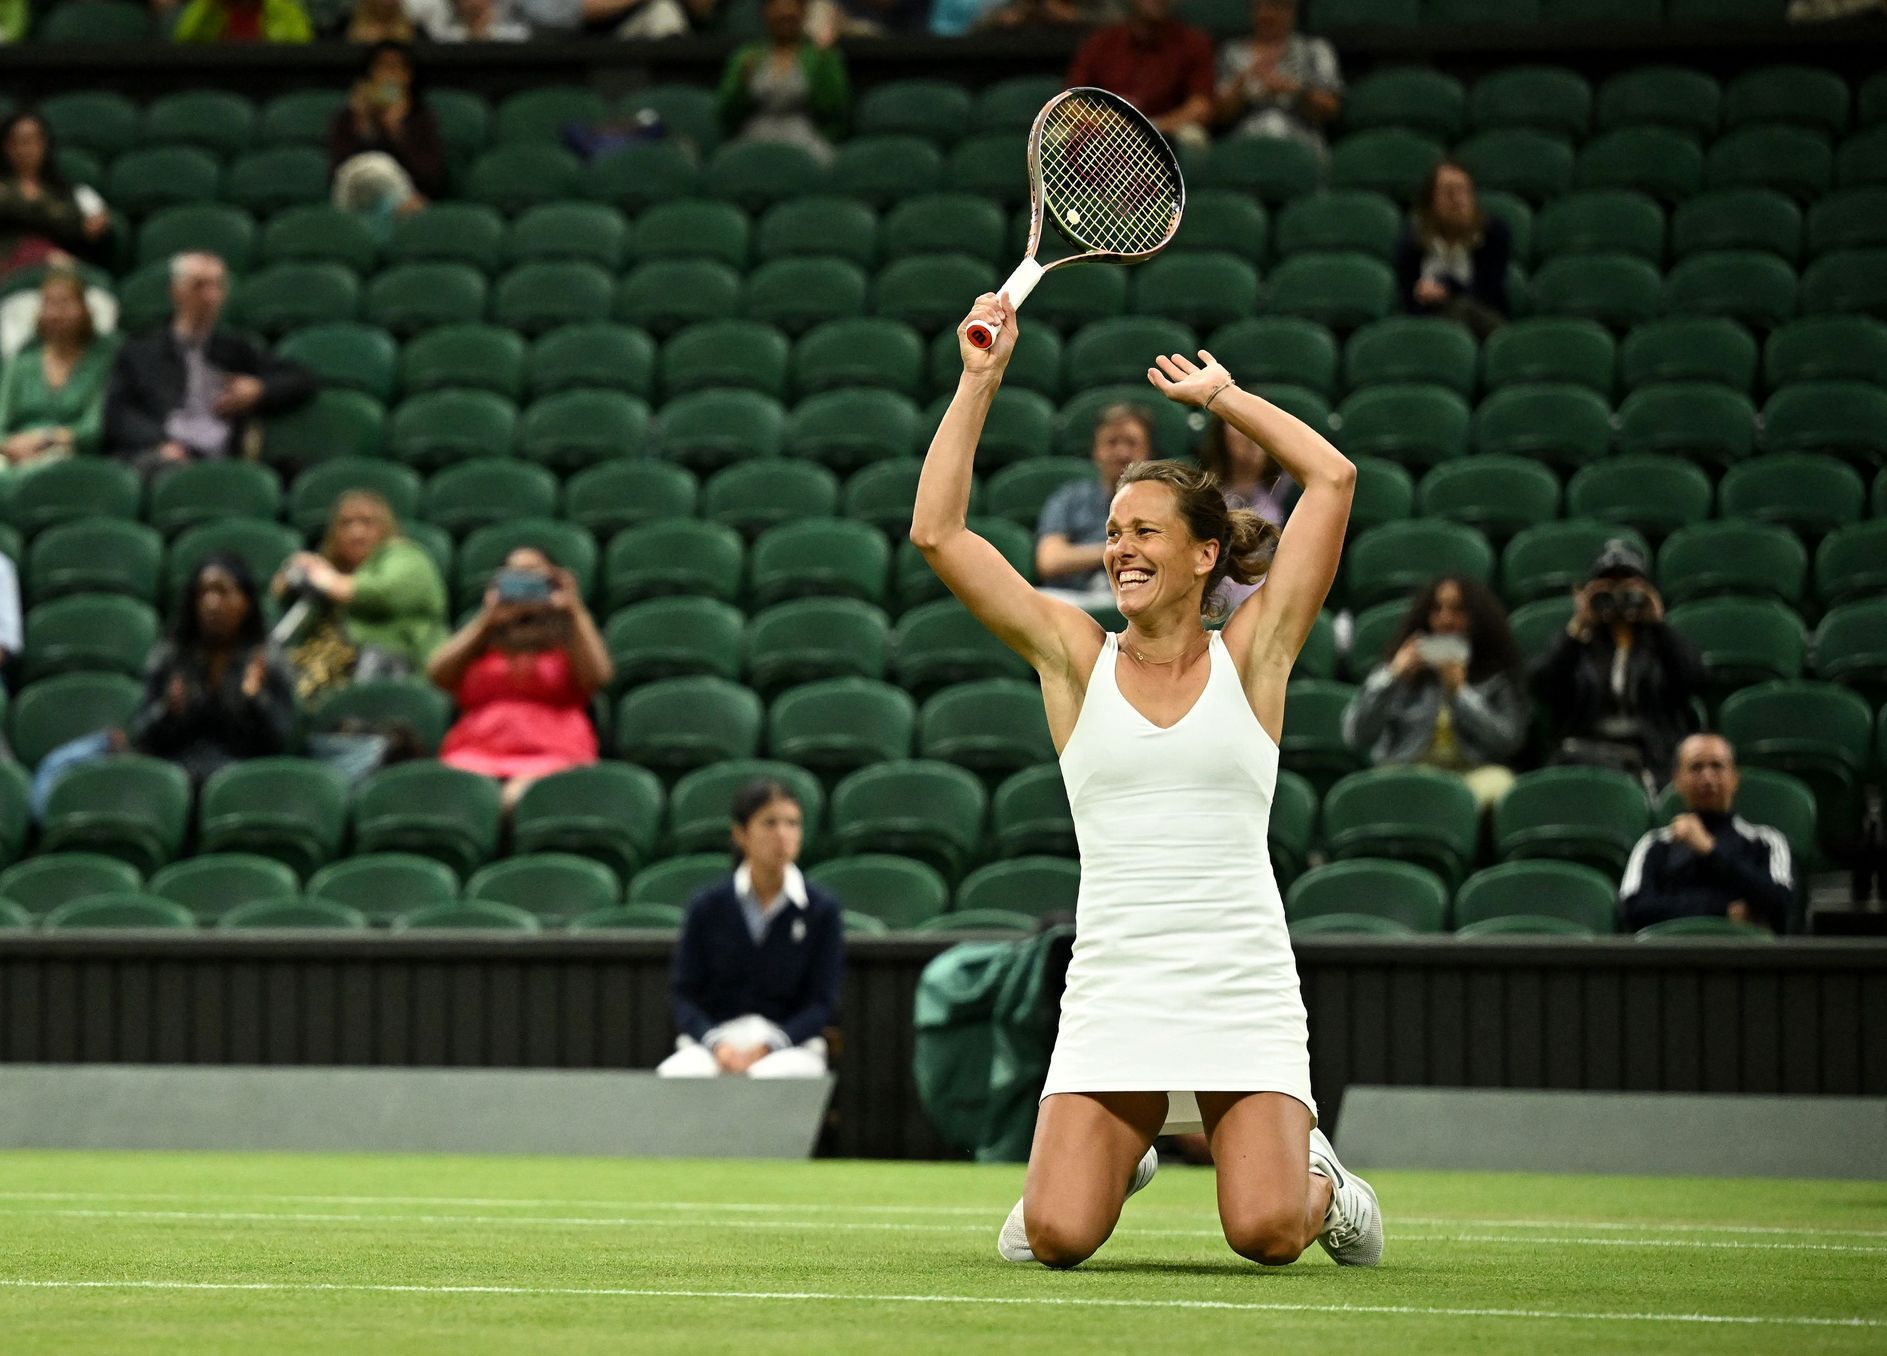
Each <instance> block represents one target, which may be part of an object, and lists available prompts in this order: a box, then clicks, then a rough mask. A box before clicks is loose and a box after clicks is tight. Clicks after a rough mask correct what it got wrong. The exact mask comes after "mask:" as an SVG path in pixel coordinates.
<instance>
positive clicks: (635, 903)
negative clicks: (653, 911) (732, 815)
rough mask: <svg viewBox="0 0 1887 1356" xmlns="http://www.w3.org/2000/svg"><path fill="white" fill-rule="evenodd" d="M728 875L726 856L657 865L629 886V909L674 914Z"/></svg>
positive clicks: (673, 860)
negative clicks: (659, 909)
mask: <svg viewBox="0 0 1887 1356" xmlns="http://www.w3.org/2000/svg"><path fill="white" fill-rule="evenodd" d="M728 874H729V871H728V862H727V854H726V853H725V852H697V853H689V854H688V855H686V856H682V857H670V858H668V859H667V860H666V861H660V862H656V863H655V864H654V865H652V866H649V867H646V868H644V869H643V870H642V871H640V872H638V873H637V874H636V877H635V879H633V880H631V881H630V882H629V903H628V907H630V908H632V909H633V908H647V907H649V906H651V905H666V906H667V907H669V908H671V909H675V910H677V911H680V910H684V909H685V907H686V906H687V905H688V903H689V902H690V901H691V900H693V899H694V897H695V896H696V895H697V894H699V893H700V892H701V891H702V890H705V889H706V888H707V887H709V886H710V885H715V884H718V883H719V882H720V881H721V880H722V879H723V878H725V877H726V876H727V875H728Z"/></svg>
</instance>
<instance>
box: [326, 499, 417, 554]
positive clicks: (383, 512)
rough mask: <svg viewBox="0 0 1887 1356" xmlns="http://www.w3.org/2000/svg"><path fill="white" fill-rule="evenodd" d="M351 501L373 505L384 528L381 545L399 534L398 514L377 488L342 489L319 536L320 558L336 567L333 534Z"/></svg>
mask: <svg viewBox="0 0 1887 1356" xmlns="http://www.w3.org/2000/svg"><path fill="white" fill-rule="evenodd" d="M351 503H361V504H368V505H371V506H372V507H373V510H374V513H375V514H376V515H377V516H378V517H379V519H380V525H381V526H382V527H384V528H385V529H386V535H385V536H383V537H381V538H380V541H381V544H382V545H384V544H385V543H387V542H390V541H392V540H393V539H394V538H395V537H397V536H399V535H400V520H399V516H398V515H397V514H395V513H394V512H393V505H391V504H389V503H388V502H387V498H386V496H385V495H383V494H381V493H380V492H379V491H378V490H343V491H342V492H341V494H340V497H339V498H337V499H336V500H335V501H334V509H333V511H332V512H330V513H329V514H328V527H327V531H326V532H324V533H323V534H322V536H321V555H322V558H323V559H325V560H326V561H327V562H328V564H330V565H333V566H335V567H336V568H337V569H338V568H339V567H340V564H341V562H340V561H339V560H338V559H336V558H335V557H336V551H337V548H338V545H339V543H337V542H336V541H335V539H334V534H335V531H336V530H337V529H338V528H339V527H340V523H341V513H342V511H343V510H345V509H346V508H347V506H348V505H349V504H351Z"/></svg>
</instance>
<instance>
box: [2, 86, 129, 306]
mask: <svg viewBox="0 0 1887 1356" xmlns="http://www.w3.org/2000/svg"><path fill="white" fill-rule="evenodd" d="M0 155H3V156H4V157H5V164H4V166H0V171H3V172H0V278H4V277H6V276H7V275H9V274H13V273H17V272H19V271H20V270H21V269H24V268H32V267H34V266H35V265H41V264H61V263H67V262H70V258H71V256H74V255H77V256H79V257H81V258H87V259H92V258H97V257H99V256H101V255H103V254H104V253H106V252H107V250H108V247H109V243H110V242H109V240H108V237H109V236H110V234H111V214H110V213H109V212H107V211H106V210H105V200H104V199H103V198H101V197H99V196H98V194H97V192H96V191H94V190H93V189H91V188H88V187H87V186H85V185H84V184H77V185H74V184H69V183H67V182H66V179H65V176H64V175H63V174H61V173H60V172H59V165H58V162H57V160H56V159H55V158H54V147H53V139H52V130H51V129H50V128H49V127H47V126H46V123H45V120H44V119H43V118H41V117H40V116H39V115H38V114H37V113H15V114H14V115H13V116H12V117H10V118H8V119H7V120H6V121H5V122H4V123H0Z"/></svg>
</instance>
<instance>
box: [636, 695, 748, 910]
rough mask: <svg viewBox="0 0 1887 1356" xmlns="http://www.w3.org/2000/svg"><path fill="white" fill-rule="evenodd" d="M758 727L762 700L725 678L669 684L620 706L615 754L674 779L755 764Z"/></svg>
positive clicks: (637, 696)
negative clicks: (738, 761) (711, 767)
mask: <svg viewBox="0 0 1887 1356" xmlns="http://www.w3.org/2000/svg"><path fill="white" fill-rule="evenodd" d="M760 726H761V706H760V698H759V697H757V696H755V695H754V693H753V692H752V691H751V690H750V689H748V688H744V687H740V686H737V685H736V684H734V683H730V682H727V681H726V680H725V679H721V678H705V677H696V678H668V679H664V680H662V681H660V682H655V683H649V684H647V685H645V686H643V687H639V688H636V689H635V690H634V691H632V692H630V693H628V694H627V695H625V696H624V697H623V699H622V701H621V702H620V703H619V704H618V706H617V708H616V723H615V729H616V752H617V754H618V755H620V756H621V757H624V758H627V759H629V760H630V761H631V762H634V763H640V764H642V765H643V766H644V767H647V768H649V769H650V770H652V771H654V772H656V773H658V774H661V775H664V776H670V777H672V776H676V775H679V774H680V773H683V772H688V771H692V770H693V769H695V768H697V767H703V766H705V765H707V764H709V763H713V762H716V761H718V760H721V759H726V758H752V757H753V756H755V754H757V753H758V752H759V747H760ZM631 902H632V903H633V902H634V901H633V900H632V901H631Z"/></svg>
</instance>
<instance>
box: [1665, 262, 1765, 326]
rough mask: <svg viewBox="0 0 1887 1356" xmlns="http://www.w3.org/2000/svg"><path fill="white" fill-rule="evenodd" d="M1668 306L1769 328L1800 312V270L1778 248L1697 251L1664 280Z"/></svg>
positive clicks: (1671, 309)
mask: <svg viewBox="0 0 1887 1356" xmlns="http://www.w3.org/2000/svg"><path fill="white" fill-rule="evenodd" d="M1664 309H1665V310H1666V311H1669V312H1670V313H1672V314H1674V315H1721V316H1728V317H1730V318H1731V319H1734V320H1740V321H1742V322H1743V323H1744V324H1745V325H1748V326H1750V327H1751V328H1753V329H1759V330H1769V329H1773V328H1774V327H1776V326H1777V325H1780V324H1782V323H1783V322H1784V321H1786V320H1788V319H1789V317H1791V316H1792V315H1794V314H1795V270H1794V269H1792V268H1790V267H1789V266H1788V265H1787V264H1785V263H1783V262H1782V261H1781V260H1780V259H1778V258H1776V256H1775V255H1773V254H1766V253H1761V252H1759V251H1755V250H1711V251H1708V252H1706V253H1703V254H1693V255H1692V256H1691V257H1690V258H1688V259H1686V260H1684V261H1683V262H1682V263H1680V264H1678V265H1677V266H1676V267H1675V268H1673V269H1672V270H1671V271H1670V273H1668V274H1667V275H1666V276H1665V280H1664Z"/></svg>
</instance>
